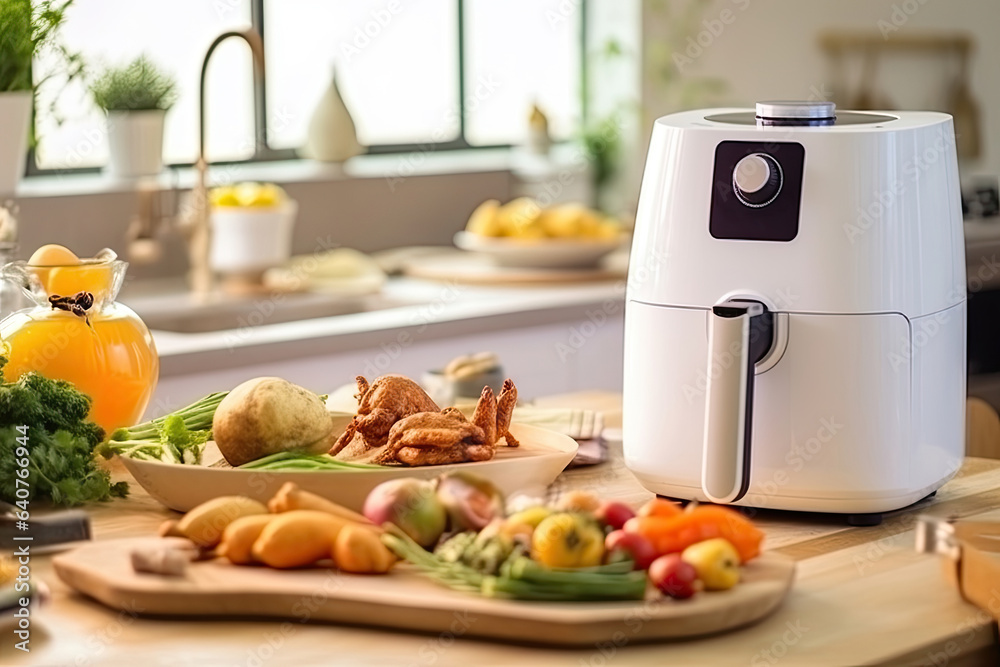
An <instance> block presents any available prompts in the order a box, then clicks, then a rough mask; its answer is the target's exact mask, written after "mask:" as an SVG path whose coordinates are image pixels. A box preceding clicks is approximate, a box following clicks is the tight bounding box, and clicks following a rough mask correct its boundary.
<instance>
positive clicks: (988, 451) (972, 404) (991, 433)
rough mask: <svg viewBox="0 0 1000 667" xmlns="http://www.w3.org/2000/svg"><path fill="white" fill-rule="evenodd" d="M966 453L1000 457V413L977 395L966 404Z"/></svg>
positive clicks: (968, 454) (994, 457)
mask: <svg viewBox="0 0 1000 667" xmlns="http://www.w3.org/2000/svg"><path fill="white" fill-rule="evenodd" d="M965 455H966V456H981V457H984V458H988V459H1000V415H997V411H996V410H994V409H993V406H992V405H990V404H989V403H987V402H986V401H984V400H983V399H981V398H976V397H975V396H970V397H969V400H968V402H967V403H966V406H965Z"/></svg>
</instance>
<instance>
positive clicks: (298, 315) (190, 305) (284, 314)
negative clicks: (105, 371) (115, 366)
mask: <svg viewBox="0 0 1000 667" xmlns="http://www.w3.org/2000/svg"><path fill="white" fill-rule="evenodd" d="M125 303H126V304H127V305H128V306H129V307H130V308H132V309H133V310H135V311H136V313H138V314H139V316H140V317H141V318H142V320H143V321H144V322H145V323H146V326H148V327H149V328H150V329H153V330H160V331H171V332H175V333H189V334H190V333H206V332H211V331H227V330H232V329H243V328H246V327H257V326H264V325H268V324H279V323H282V322H297V321H301V320H311V319H316V318H320V317H332V316H335V315H349V314H353V313H364V312H371V311H377V310H386V309H388V308H395V307H400V306H406V305H410V304H409V303H406V302H403V301H400V300H399V299H393V298H390V297H387V296H385V295H383V294H365V295H347V296H345V295H341V294H324V293H321V292H301V293H286V294H274V295H271V294H268V295H259V296H233V295H228V294H221V293H219V294H215V295H211V296H210V297H209V298H208V299H207V300H205V301H204V302H202V301H198V300H196V299H195V298H193V297H192V296H191V295H190V294H187V293H183V294H172V295H162V296H149V297H137V298H133V299H128V300H126V301H125Z"/></svg>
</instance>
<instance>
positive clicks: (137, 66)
mask: <svg viewBox="0 0 1000 667" xmlns="http://www.w3.org/2000/svg"><path fill="white" fill-rule="evenodd" d="M90 91H91V93H92V94H93V96H94V101H95V102H96V103H97V106H99V107H100V108H101V109H103V110H104V111H105V112H106V113H107V115H108V125H107V127H108V146H109V149H110V160H109V161H108V171H110V172H111V173H112V174H114V175H116V176H121V177H135V176H153V175H155V174H158V173H160V170H161V169H162V168H163V118H164V116H165V115H166V112H167V110H168V109H170V107H171V106H173V104H174V101H175V100H176V99H177V95H176V91H177V84H176V82H175V81H174V78H173V77H172V76H170V75H169V74H166V73H165V72H163V71H162V70H160V69H159V68H158V67H157V66H156V65H155V64H154V63H153V62H152V61H151V60H149V58H147V57H146V56H139V57H138V58H136V59H135V60H133V61H132V62H131V63H129V64H128V65H125V66H124V67H111V68H108V69H106V70H105V71H104V73H103V74H101V75H100V76H99V77H97V79H96V80H95V81H94V82H93V83H92V84H91V86H90Z"/></svg>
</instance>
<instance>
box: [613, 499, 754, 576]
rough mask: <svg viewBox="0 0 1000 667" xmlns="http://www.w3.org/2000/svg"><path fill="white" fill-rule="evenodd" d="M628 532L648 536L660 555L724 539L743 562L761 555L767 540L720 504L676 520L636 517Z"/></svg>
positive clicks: (629, 525)
mask: <svg viewBox="0 0 1000 667" xmlns="http://www.w3.org/2000/svg"><path fill="white" fill-rule="evenodd" d="M625 530H626V532H630V533H638V534H640V535H642V536H643V537H645V538H646V539H647V540H649V541H650V542H651V543H652V545H653V548H654V549H656V553H657V554H658V555H661V556H662V555H664V554H672V553H679V552H681V551H684V549H686V548H688V547H689V546H691V545H692V544H697V543H698V542H704V541H705V540H710V539H712V538H715V537H722V538H725V539H727V540H729V541H730V542H732V544H733V546H734V547H736V551H737V552H739V554H740V560H741V561H743V562H744V563H745V562H747V561H748V560H750V559H751V558H755V557H757V556H758V555H760V543H761V541H763V539H764V533H762V532H761V531H760V529H758V528H757V527H756V526H754V525H753V524H752V523H751V522H750V520H749V519H747V518H746V517H744V516H743V515H742V514H740V513H739V512H736V511H734V510H731V509H729V508H728V507H723V506H721V505H699V506H698V507H695V508H693V509H691V510H690V511H686V512H683V513H681V514H679V515H677V516H673V517H668V516H637V517H635V518H633V519H629V520H628V522H627V523H626V524H625Z"/></svg>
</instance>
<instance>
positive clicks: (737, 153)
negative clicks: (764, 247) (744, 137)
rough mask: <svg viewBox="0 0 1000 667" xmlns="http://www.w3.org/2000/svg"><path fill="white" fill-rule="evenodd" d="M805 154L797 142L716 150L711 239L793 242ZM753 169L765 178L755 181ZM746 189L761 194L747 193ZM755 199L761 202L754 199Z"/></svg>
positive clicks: (733, 144)
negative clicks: (761, 172)
mask: <svg viewBox="0 0 1000 667" xmlns="http://www.w3.org/2000/svg"><path fill="white" fill-rule="evenodd" d="M805 154H806V152H805V149H804V148H803V147H802V144H799V143H795V142H781V141H770V142H758V141H723V142H721V143H720V144H719V145H718V146H716V148H715V170H714V174H713V178H712V207H711V212H710V213H709V222H708V231H709V233H711V234H712V236H714V237H715V238H717V239H738V240H741V241H791V240H792V239H794V238H795V236H796V235H797V234H798V233H799V204H800V201H801V199H802V169H803V165H804V164H805ZM737 166H739V170H738V169H737ZM755 169H765V170H768V173H767V174H765V176H767V177H766V178H758V177H757V176H755ZM757 173H759V172H757ZM746 183H749V184H750V186H749V187H753V188H759V190H756V191H755V192H748V191H747V190H746V189H745V188H746V187H747V186H746V185H745V184H746ZM741 185H744V187H743V188H741ZM768 189H770V190H771V192H768ZM755 193H763V196H758V197H756V198H754V197H753V196H752V195H753V194H755ZM775 193H776V194H775Z"/></svg>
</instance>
